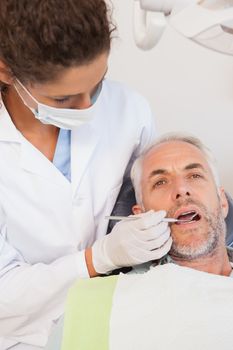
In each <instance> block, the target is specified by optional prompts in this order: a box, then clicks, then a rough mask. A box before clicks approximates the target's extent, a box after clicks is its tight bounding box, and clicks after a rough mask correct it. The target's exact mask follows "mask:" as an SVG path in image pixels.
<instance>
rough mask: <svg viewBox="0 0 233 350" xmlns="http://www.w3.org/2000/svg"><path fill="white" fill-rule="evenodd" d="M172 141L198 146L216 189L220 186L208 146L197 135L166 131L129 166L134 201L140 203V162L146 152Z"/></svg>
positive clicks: (215, 165)
mask: <svg viewBox="0 0 233 350" xmlns="http://www.w3.org/2000/svg"><path fill="white" fill-rule="evenodd" d="M173 141H180V142H186V143H189V144H191V145H193V146H194V147H196V148H198V149H199V150H200V151H201V152H202V154H203V155H204V157H205V159H206V161H207V163H208V165H209V167H210V170H211V172H212V175H213V178H214V181H215V184H216V187H217V189H219V187H220V179H219V174H218V170H217V163H216V159H215V158H214V156H213V154H212V152H211V151H210V149H209V148H208V147H206V146H205V145H204V144H203V143H202V142H201V141H200V140H199V139H198V138H197V137H194V136H192V135H189V134H186V133H167V134H164V135H162V136H161V137H160V138H158V139H156V141H155V142H154V143H153V144H152V145H151V146H150V147H149V148H147V149H146V150H145V151H144V152H143V153H142V154H141V155H140V156H139V157H138V158H137V159H136V160H135V161H134V163H133V165H132V168H131V173H130V176H131V180H132V183H133V187H134V190H135V196H136V201H137V203H138V204H140V205H142V204H143V203H142V191H141V177H142V163H143V161H144V159H145V157H146V156H147V154H148V153H149V152H150V150H151V149H153V148H154V147H156V146H158V145H161V144H163V143H166V142H173Z"/></svg>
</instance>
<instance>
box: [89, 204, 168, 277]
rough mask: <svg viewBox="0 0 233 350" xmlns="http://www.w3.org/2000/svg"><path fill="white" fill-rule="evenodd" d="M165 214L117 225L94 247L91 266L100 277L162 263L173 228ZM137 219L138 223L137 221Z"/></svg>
mask: <svg viewBox="0 0 233 350" xmlns="http://www.w3.org/2000/svg"><path fill="white" fill-rule="evenodd" d="M165 215H166V212H165V211H164V210H161V211H158V212H154V211H153V210H150V211H148V212H146V213H143V214H139V215H133V216H132V220H122V221H120V222H119V223H117V224H116V225H115V226H114V228H113V230H112V231H111V233H110V234H109V235H106V236H104V237H102V238H101V239H99V240H97V241H96V242H95V243H94V245H93V246H92V262H93V266H94V268H95V270H96V271H97V272H98V273H102V274H104V273H107V272H109V271H112V270H115V269H118V268H120V267H123V266H134V265H138V264H141V263H144V262H147V261H151V260H155V259H160V258H161V257H162V256H164V255H166V254H167V252H168V251H169V250H170V248H171V244H172V239H171V236H170V227H169V226H168V223H167V222H163V221H162V219H163V218H164V217H165ZM136 217H137V219H136Z"/></svg>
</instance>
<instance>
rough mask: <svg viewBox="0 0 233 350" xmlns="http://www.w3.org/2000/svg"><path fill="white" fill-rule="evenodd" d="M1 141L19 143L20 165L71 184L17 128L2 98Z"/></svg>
mask: <svg viewBox="0 0 233 350" xmlns="http://www.w3.org/2000/svg"><path fill="white" fill-rule="evenodd" d="M0 142H9V143H19V147H20V166H21V168H23V169H24V170H26V171H29V172H31V173H34V174H37V175H39V176H41V177H44V178H47V179H49V180H50V181H53V183H55V184H58V185H59V186H70V183H69V181H68V180H67V179H66V178H65V177H64V176H63V175H62V174H61V172H60V171H59V170H58V169H57V168H56V167H55V166H54V165H53V164H52V163H51V162H50V161H49V160H48V159H47V158H46V157H45V156H44V155H43V154H42V153H41V152H40V151H38V150H37V149H36V148H35V147H34V146H33V145H32V144H31V143H30V142H29V141H27V139H25V138H24V137H23V135H22V134H21V133H20V132H19V131H18V130H17V129H16V127H15V125H14V123H13V122H12V120H11V118H10V116H9V114H8V112H7V110H6V108H5V106H4V104H3V102H2V100H1V99H0Z"/></svg>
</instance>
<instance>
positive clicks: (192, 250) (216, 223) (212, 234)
mask: <svg viewBox="0 0 233 350" xmlns="http://www.w3.org/2000/svg"><path fill="white" fill-rule="evenodd" d="M190 203H192V204H196V205H198V207H199V208H201V209H202V212H203V213H204V217H205V220H206V221H207V223H208V232H207V234H205V237H206V239H204V240H203V242H202V243H200V245H198V246H196V245H193V246H192V245H191V244H189V245H184V244H183V245H182V244H179V242H178V241H176V242H174V241H173V243H172V247H171V250H170V252H169V255H171V256H173V257H176V258H179V259H181V260H187V261H192V260H195V259H199V258H202V257H206V256H208V255H212V254H214V252H215V250H216V249H217V248H218V246H219V245H220V242H223V241H224V240H225V233H226V224H225V220H224V217H223V214H222V208H221V206H220V203H219V205H218V208H217V211H216V212H215V213H209V212H208V211H207V209H206V208H205V207H204V206H203V205H202V204H201V203H199V202H196V201H193V200H191V199H189V200H188V201H187V202H185V203H182V204H190Z"/></svg>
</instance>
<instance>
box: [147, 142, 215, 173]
mask: <svg viewBox="0 0 233 350" xmlns="http://www.w3.org/2000/svg"><path fill="white" fill-rule="evenodd" d="M192 163H197V164H201V165H202V166H203V168H204V169H206V171H207V172H209V173H210V174H212V173H211V170H210V167H209V164H208V162H207V160H206V157H205V155H204V154H203V152H202V151H201V150H200V149H199V148H197V147H196V146H194V145H192V144H190V143H187V142H184V141H166V142H164V143H162V144H159V145H156V146H154V147H153V148H152V149H151V150H150V151H149V152H148V154H147V155H146V157H145V158H144V161H143V165H142V167H143V174H144V175H147V174H148V172H150V171H151V170H152V169H153V170H156V169H157V168H159V169H165V170H168V171H172V170H173V169H174V168H176V169H183V168H185V167H186V166H187V165H189V164H192Z"/></svg>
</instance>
